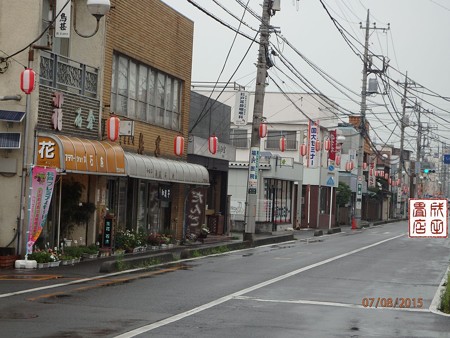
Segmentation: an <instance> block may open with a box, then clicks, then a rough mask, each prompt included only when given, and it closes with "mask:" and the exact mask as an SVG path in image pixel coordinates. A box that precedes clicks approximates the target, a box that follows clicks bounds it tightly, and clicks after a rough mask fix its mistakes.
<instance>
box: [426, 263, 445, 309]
mask: <svg viewBox="0 0 450 338" xmlns="http://www.w3.org/2000/svg"><path fill="white" fill-rule="evenodd" d="M449 273H450V266H449V267H448V268H447V270H446V271H445V274H444V277H443V278H442V280H441V282H440V283H439V287H438V289H437V290H436V293H435V294H434V297H433V300H432V301H431V304H430V307H429V310H430V312H432V313H434V314H437V315H441V316H445V317H450V314H448V313H445V312H442V311H440V310H439V305H440V302H441V297H442V294H443V293H444V290H445V285H446V284H447V278H448V274H449Z"/></svg>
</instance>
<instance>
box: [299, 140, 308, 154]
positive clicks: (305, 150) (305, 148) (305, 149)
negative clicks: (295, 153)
mask: <svg viewBox="0 0 450 338" xmlns="http://www.w3.org/2000/svg"><path fill="white" fill-rule="evenodd" d="M307 153H308V146H307V145H306V144H304V143H303V144H301V145H300V155H301V156H306V154H307Z"/></svg>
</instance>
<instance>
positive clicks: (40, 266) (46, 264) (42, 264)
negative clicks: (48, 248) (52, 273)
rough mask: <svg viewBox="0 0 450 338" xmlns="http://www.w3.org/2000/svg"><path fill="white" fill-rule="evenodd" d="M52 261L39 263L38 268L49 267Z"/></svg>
mask: <svg viewBox="0 0 450 338" xmlns="http://www.w3.org/2000/svg"><path fill="white" fill-rule="evenodd" d="M49 265H50V263H37V267H38V269H45V268H48V267H49Z"/></svg>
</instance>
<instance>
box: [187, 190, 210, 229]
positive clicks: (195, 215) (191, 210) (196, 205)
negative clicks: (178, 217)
mask: <svg viewBox="0 0 450 338" xmlns="http://www.w3.org/2000/svg"><path fill="white" fill-rule="evenodd" d="M205 195H206V191H205V188H194V189H191V190H190V191H189V193H188V195H187V196H186V201H185V203H186V212H185V215H186V218H185V234H186V236H189V235H190V234H197V233H198V232H199V231H200V229H201V227H202V225H203V224H205V207H206V201H205Z"/></svg>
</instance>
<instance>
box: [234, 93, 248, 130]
mask: <svg viewBox="0 0 450 338" xmlns="http://www.w3.org/2000/svg"><path fill="white" fill-rule="evenodd" d="M248 99H249V93H248V92H241V91H239V92H238V93H237V94H236V102H235V106H234V124H235V125H237V126H245V125H246V124H247V115H248V104H249V102H248V101H249V100H248Z"/></svg>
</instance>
